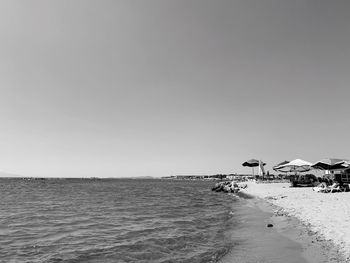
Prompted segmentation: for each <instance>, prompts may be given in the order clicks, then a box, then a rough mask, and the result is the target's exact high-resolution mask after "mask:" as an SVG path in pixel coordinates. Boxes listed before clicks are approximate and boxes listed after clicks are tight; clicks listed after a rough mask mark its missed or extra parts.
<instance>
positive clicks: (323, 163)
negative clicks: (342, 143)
mask: <svg viewBox="0 0 350 263" xmlns="http://www.w3.org/2000/svg"><path fill="white" fill-rule="evenodd" d="M346 162H349V160H346V159H337V158H325V159H322V160H320V161H318V162H316V163H314V164H313V165H311V167H312V168H314V169H319V170H338V169H341V168H344V169H346V166H347V164H346Z"/></svg>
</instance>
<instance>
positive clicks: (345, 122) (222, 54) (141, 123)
mask: <svg viewBox="0 0 350 263" xmlns="http://www.w3.org/2000/svg"><path fill="white" fill-rule="evenodd" d="M349 13H350V1H347V0H334V1H329V0H293V1H290V0H236V1H234V0H230V1H229V0H227V1H224V0H215V1H206V0H172V1H167V0H147V1H144V0H138V1H137V0H118V1H107V0H105V1H101V0H94V1H91V0H75V1H68V0H57V1H47V0H36V1H18V0H8V1H6V0H4V1H1V2H0V38H1V39H0V91H1V93H0V124H1V129H0V169H1V170H3V171H6V172H11V173H17V174H21V175H27V176H117V177H121V176H167V175H174V174H215V173H233V172H242V173H249V172H250V169H249V168H245V167H242V165H241V164H242V163H243V162H244V161H246V160H247V159H250V158H261V159H262V160H263V161H265V162H266V163H267V166H266V167H267V170H271V167H272V166H273V165H275V164H277V163H279V162H281V161H284V160H292V159H295V158H301V159H304V160H307V161H310V162H315V161H317V160H319V159H322V158H325V157H338V158H350V152H349V142H350V136H349V134H350V118H349V117H350V116H349V112H350V104H349V99H350V86H349V84H350V15H349Z"/></svg>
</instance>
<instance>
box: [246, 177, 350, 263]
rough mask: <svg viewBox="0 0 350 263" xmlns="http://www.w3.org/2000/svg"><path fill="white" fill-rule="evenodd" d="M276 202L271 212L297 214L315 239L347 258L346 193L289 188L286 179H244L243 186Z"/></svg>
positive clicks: (349, 198)
mask: <svg viewBox="0 0 350 263" xmlns="http://www.w3.org/2000/svg"><path fill="white" fill-rule="evenodd" d="M244 192H245V193H247V194H249V195H253V196H256V197H258V198H262V199H264V200H266V201H268V202H269V203H271V204H273V205H275V206H276V208H275V213H276V214H278V215H288V216H293V217H296V218H298V219H299V220H300V221H301V222H302V223H303V224H305V225H306V226H307V227H308V229H309V230H310V231H312V232H314V234H315V236H316V238H317V239H316V240H325V241H329V242H332V243H333V244H334V246H335V247H336V248H337V249H338V250H339V251H340V253H342V254H343V255H344V257H345V258H346V261H349V259H350V227H349V226H350V193H349V192H341V193H317V192H315V191H313V190H312V188H309V187H307V188H292V187H290V184H289V183H269V184H266V183H263V184H258V183H254V182H251V183H248V188H247V189H245V190H244Z"/></svg>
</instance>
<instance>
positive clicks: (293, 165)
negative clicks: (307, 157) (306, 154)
mask: <svg viewBox="0 0 350 263" xmlns="http://www.w3.org/2000/svg"><path fill="white" fill-rule="evenodd" d="M311 165H312V163H310V162H307V161H304V160H301V159H295V160H293V161H290V162H289V163H286V164H282V165H279V166H277V167H275V168H274V170H276V171H280V172H295V173H297V172H307V171H310V170H311Z"/></svg>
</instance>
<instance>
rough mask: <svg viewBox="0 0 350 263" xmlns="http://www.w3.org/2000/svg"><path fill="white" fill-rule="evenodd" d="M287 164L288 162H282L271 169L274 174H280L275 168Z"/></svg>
mask: <svg viewBox="0 0 350 263" xmlns="http://www.w3.org/2000/svg"><path fill="white" fill-rule="evenodd" d="M287 163H289V161H283V162H281V163H279V164H276V165H275V166H274V167H272V169H273V170H275V171H276V172H280V171H278V170H276V167H279V166H281V165H283V164H287Z"/></svg>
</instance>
